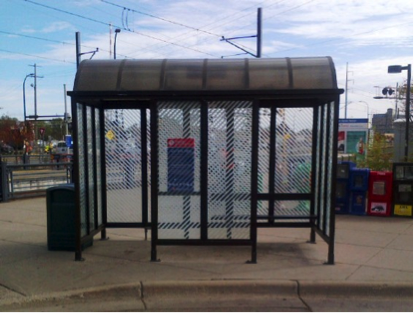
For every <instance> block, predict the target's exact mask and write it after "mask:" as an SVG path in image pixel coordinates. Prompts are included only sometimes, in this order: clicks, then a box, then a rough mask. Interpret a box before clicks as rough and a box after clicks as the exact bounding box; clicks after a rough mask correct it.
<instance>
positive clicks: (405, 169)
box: [394, 165, 413, 179]
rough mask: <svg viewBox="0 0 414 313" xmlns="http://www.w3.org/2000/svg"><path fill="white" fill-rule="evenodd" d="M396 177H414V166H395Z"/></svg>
mask: <svg viewBox="0 0 414 313" xmlns="http://www.w3.org/2000/svg"><path fill="white" fill-rule="evenodd" d="M394 177H395V179H413V167H412V166H405V165H397V166H395V173H394Z"/></svg>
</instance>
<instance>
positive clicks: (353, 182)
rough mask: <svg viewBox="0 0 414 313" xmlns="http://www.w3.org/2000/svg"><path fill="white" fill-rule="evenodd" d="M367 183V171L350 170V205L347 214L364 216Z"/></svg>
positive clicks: (362, 169) (363, 169) (359, 169)
mask: <svg viewBox="0 0 414 313" xmlns="http://www.w3.org/2000/svg"><path fill="white" fill-rule="evenodd" d="M368 181H369V169H367V168H352V169H351V173H350V180H349V182H350V191H351V203H350V209H349V213H351V214H355V215H365V211H366V207H367V205H366V203H367V192H368Z"/></svg>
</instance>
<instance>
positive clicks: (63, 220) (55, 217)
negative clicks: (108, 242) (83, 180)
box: [46, 184, 93, 251]
mask: <svg viewBox="0 0 414 313" xmlns="http://www.w3.org/2000/svg"><path fill="white" fill-rule="evenodd" d="M46 206H47V248H48V250H65V251H75V249H76V222H75V221H76V216H75V184H64V185H59V186H56V187H51V188H48V189H47V190H46ZM92 244H93V238H91V239H90V241H87V242H85V243H84V244H82V250H83V249H85V248H87V247H89V246H91V245H92Z"/></svg>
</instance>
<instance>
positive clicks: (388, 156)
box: [357, 132, 394, 171]
mask: <svg viewBox="0 0 414 313" xmlns="http://www.w3.org/2000/svg"><path fill="white" fill-rule="evenodd" d="M393 154H394V153H393V147H392V145H391V144H389V143H388V142H387V138H386V136H385V135H383V134H381V133H379V132H375V133H374V138H372V140H371V141H370V143H369V144H368V150H367V155H366V157H365V159H361V160H357V163H358V164H357V165H358V167H365V168H369V169H370V170H371V171H391V169H392V157H393Z"/></svg>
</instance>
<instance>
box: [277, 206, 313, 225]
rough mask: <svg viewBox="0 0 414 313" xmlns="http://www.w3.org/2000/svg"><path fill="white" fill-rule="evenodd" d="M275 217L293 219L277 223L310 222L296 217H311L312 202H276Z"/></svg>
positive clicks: (281, 220)
mask: <svg viewBox="0 0 414 313" xmlns="http://www.w3.org/2000/svg"><path fill="white" fill-rule="evenodd" d="M274 213H275V214H274V216H275V218H276V220H277V217H288V216H292V218H291V219H280V220H277V222H281V223H285V222H286V223H287V222H289V223H290V222H309V219H306V218H304V219H298V218H296V219H295V218H294V217H298V216H300V217H309V216H310V201H308V200H301V201H275V212H274Z"/></svg>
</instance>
